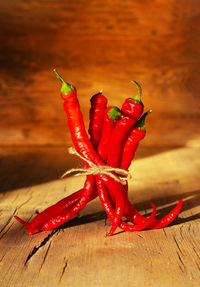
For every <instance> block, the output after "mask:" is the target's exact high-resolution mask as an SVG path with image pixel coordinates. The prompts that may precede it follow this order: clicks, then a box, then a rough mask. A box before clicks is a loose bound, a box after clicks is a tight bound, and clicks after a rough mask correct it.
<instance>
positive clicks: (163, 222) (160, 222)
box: [148, 200, 183, 229]
mask: <svg viewBox="0 0 200 287" xmlns="http://www.w3.org/2000/svg"><path fill="white" fill-rule="evenodd" d="M182 205H183V201H182V200H179V202H178V204H177V205H176V206H175V207H174V209H173V210H172V211H171V212H170V213H169V214H167V215H165V216H164V217H163V218H161V219H155V220H154V221H153V222H152V224H151V225H150V226H149V227H148V228H149V229H158V228H163V227H165V226H167V225H169V224H170V223H171V222H172V221H173V220H174V219H175V218H176V217H177V215H178V214H179V212H180V211H181V208H182Z"/></svg>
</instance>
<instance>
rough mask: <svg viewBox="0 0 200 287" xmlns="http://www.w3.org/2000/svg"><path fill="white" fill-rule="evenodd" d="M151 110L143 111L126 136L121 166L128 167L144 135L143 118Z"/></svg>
mask: <svg viewBox="0 0 200 287" xmlns="http://www.w3.org/2000/svg"><path fill="white" fill-rule="evenodd" d="M151 112H152V111H151V110H149V111H148V112H146V113H144V114H143V116H142V117H141V118H140V119H139V120H138V121H137V122H136V125H135V126H134V128H133V130H132V131H131V132H130V135H129V136H128V139H127V141H126V143H125V146H124V149H123V152H122V159H121V164H120V166H121V168H123V169H128V168H129V166H130V164H131V162H132V160H133V158H134V155H135V152H136V149H137V147H138V145H139V142H140V141H141V140H142V139H143V138H144V137H145V135H146V127H145V118H146V116H147V115H148V114H149V113H151Z"/></svg>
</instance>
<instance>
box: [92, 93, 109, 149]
mask: <svg viewBox="0 0 200 287" xmlns="http://www.w3.org/2000/svg"><path fill="white" fill-rule="evenodd" d="M90 102H91V109H90V124H89V134H90V136H91V139H90V141H91V143H92V145H93V147H94V149H96V148H97V146H98V143H99V140H100V137H101V130H102V126H103V121H104V115H105V110H106V105H107V99H106V97H104V96H103V95H102V93H101V92H99V93H98V94H96V95H94V96H93V97H92V98H91V100H90Z"/></svg>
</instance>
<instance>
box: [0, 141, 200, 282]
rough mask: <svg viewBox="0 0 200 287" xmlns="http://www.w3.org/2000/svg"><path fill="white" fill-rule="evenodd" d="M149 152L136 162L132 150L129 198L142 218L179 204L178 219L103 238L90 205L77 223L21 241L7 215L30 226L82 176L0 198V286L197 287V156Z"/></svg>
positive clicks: (99, 218) (102, 223) (192, 151)
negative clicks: (154, 210) (154, 209)
mask: <svg viewBox="0 0 200 287" xmlns="http://www.w3.org/2000/svg"><path fill="white" fill-rule="evenodd" d="M157 152H160V153H157V154H154V155H151V149H150V150H149V156H147V155H146V154H145V153H146V152H145V151H144V155H145V156H144V157H143V156H142V153H143V150H142V149H141V150H140V154H141V157H140V158H138V159H137V160H135V162H134V165H132V166H131V171H132V173H133V176H134V181H131V182H130V199H131V201H132V202H133V203H134V205H135V206H136V207H137V208H138V210H139V211H140V212H141V213H142V214H146V215H148V214H149V213H150V211H151V209H150V208H149V207H150V203H151V202H154V203H155V204H156V205H157V207H158V211H159V215H160V216H161V215H164V214H166V213H167V212H168V211H169V210H171V209H172V208H173V206H174V205H175V204H176V203H177V201H178V200H179V199H183V209H182V212H181V214H180V215H179V217H178V218H177V219H176V220H175V221H174V223H173V224H172V225H171V226H169V227H166V228H163V229H160V230H154V231H141V232H134V233H125V232H120V230H119V229H118V230H117V234H116V235H114V236H112V237H111V238H106V237H105V235H106V232H107V231H108V230H109V228H110V226H109V224H108V221H107V220H106V217H105V214H104V212H102V208H101V205H100V203H99V200H97V199H96V200H95V201H93V202H91V203H89V204H88V206H87V207H86V208H85V209H84V210H83V211H82V212H81V213H80V218H77V219H74V220H72V221H71V222H69V223H68V224H66V225H65V226H62V227H61V228H60V229H56V230H53V231H50V232H41V233H38V234H35V235H33V236H29V235H28V234H27V230H26V229H25V228H24V227H22V226H21V225H20V224H19V223H18V222H16V221H15V220H14V219H13V215H19V216H21V217H22V218H23V219H25V220H31V219H32V218H33V217H34V216H35V215H36V212H38V211H42V210H43V209H44V208H46V207H47V206H49V205H50V204H52V203H54V202H56V201H57V200H59V199H61V198H62V197H64V196H66V195H67V194H70V193H71V192H73V191H75V190H76V189H78V188H80V187H81V186H82V184H83V181H84V178H80V180H78V181H77V179H74V178H70V179H67V180H64V181H61V180H55V181H50V182H47V183H41V184H37V185H33V186H28V187H23V188H20V189H16V190H9V191H6V192H5V191H4V192H2V193H1V194H0V210H1V214H0V222H1V225H0V226H1V232H0V250H1V252H0V255H1V257H0V270H1V273H0V274H1V275H0V286H2V287H4V286H20V287H21V286H27V284H29V282H30V280H31V286H39V285H41V284H42V285H43V286H68V285H70V286H94V285H95V286H166V287H167V286H173V287H174V286H177V287H178V286H199V283H200V241H199V237H200V219H199V214H200V207H199V203H200V194H199V180H200V174H199V170H200V160H199V158H200V150H199V148H189V147H187V148H178V149H172V150H170V151H163V150H162V149H158V150H157ZM62 154H63V151H62V150H61V151H60V157H62ZM152 154H153V151H152ZM58 155H59V151H57V156H58ZM52 157H53V155H52V154H51V153H50V152H49V158H52ZM44 158H45V157H44ZM44 158H43V161H45V160H44ZM48 160H49V159H48ZM54 160H55V157H54ZM55 164H56V160H55ZM10 176H11V178H12V174H11V175H10Z"/></svg>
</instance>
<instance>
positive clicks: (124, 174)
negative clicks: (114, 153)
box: [61, 147, 132, 185]
mask: <svg viewBox="0 0 200 287" xmlns="http://www.w3.org/2000/svg"><path fill="white" fill-rule="evenodd" d="M68 152H69V153H70V154H74V155H76V156H78V157H79V158H81V159H82V160H83V161H85V162H87V163H88V164H89V165H90V167H89V168H72V169H70V170H68V171H66V172H65V173H64V174H63V175H62V176H61V178H64V177H66V176H69V175H72V174H73V173H75V174H74V176H80V175H97V174H106V175H108V176H110V177H111V178H113V179H114V180H115V181H117V182H120V183H121V184H123V185H125V184H126V181H127V180H129V179H131V178H132V176H131V174H130V172H129V171H127V170H125V169H122V168H114V167H111V166H107V165H96V164H94V163H93V162H92V161H90V160H88V159H87V158H85V157H83V156H82V155H81V154H80V153H79V152H77V151H76V150H75V148H74V147H70V148H69V149H68ZM114 173H115V174H117V175H115V174H114Z"/></svg>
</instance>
